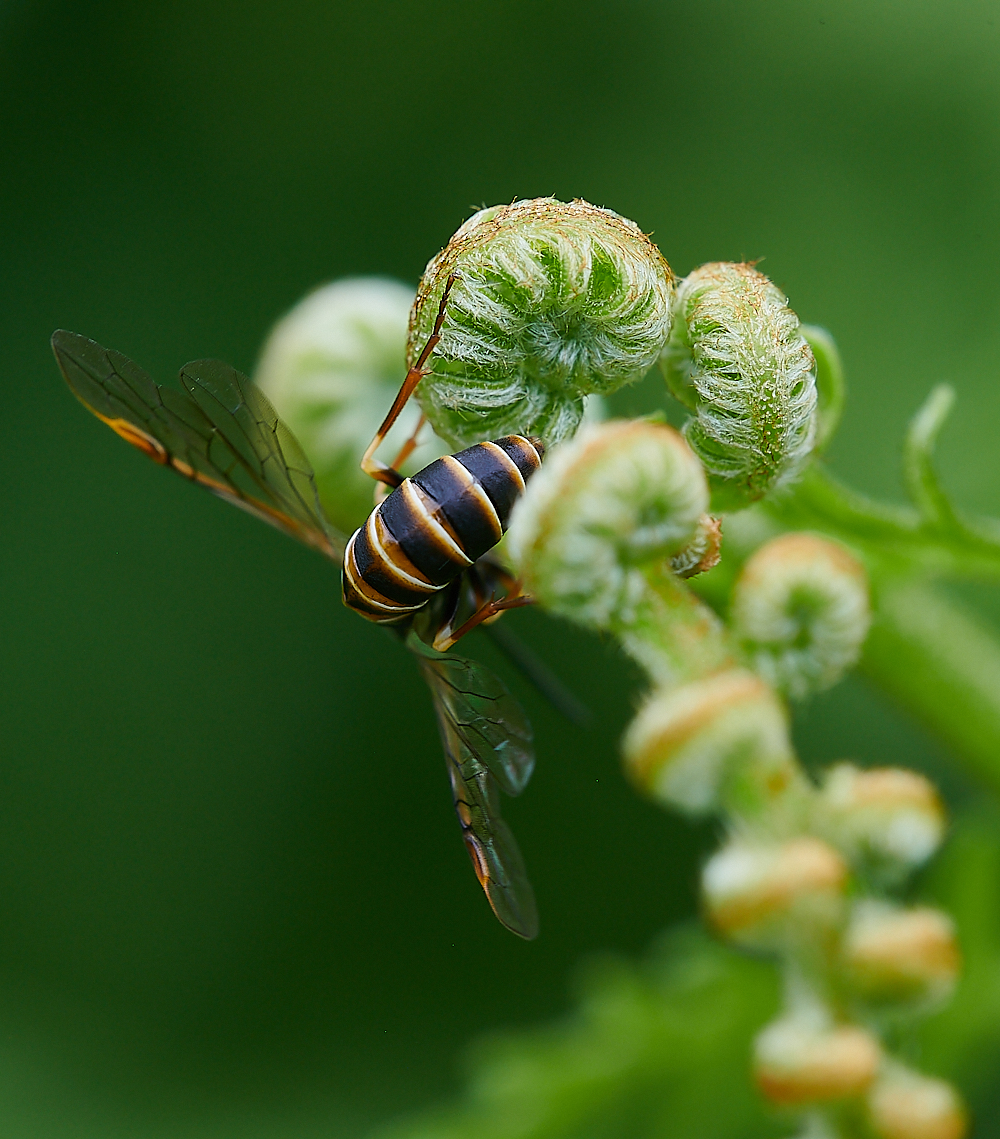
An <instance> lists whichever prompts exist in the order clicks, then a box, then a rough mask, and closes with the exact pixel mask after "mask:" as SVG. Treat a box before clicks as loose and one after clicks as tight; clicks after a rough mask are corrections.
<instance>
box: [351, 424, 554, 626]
mask: <svg viewBox="0 0 1000 1139" xmlns="http://www.w3.org/2000/svg"><path fill="white" fill-rule="evenodd" d="M544 452H545V448H544V445H543V444H542V442H541V440H539V439H529V438H527V437H525V436H523V435H508V436H506V437H505V438H503V439H497V440H495V441H494V442H492V443H477V444H476V445H475V446H474V447H469V448H467V449H466V450H464V451H459V452H458V454H457V455H445V456H444V457H443V458H441V459H436V460H435V461H434V462H433V463H431V464H430V465H429V466H427V467H424V469H423V470H422V471H420V472H418V473H417V474H415V475H413V477H412V478H408V479H404V480H403V482H402V484H401V485H400V486H398V487H396V489H395V490H394V491H393V492H392V494H390V495H389V497H388V498H387V499H386V500H385V501H384V502H382V503H381V504H380V505H379V506H377V507H376V508H375V509H374V510H373V511H372V512H371V514H370V515H369V516H368V521H367V522H366V523H365V524H364V526H362V527H361V528H360V529H359V530H357V531H355V533H354V535H353V536H352V538H351V540H350V541H349V542H348V543H347V550H346V552H345V554H344V604H345V605H347V606H348V608H350V609H353V610H354V611H355V612H356V613H360V614H361V615H362V616H363V617H367V618H368V619H369V620H370V621H375V622H377V623H378V624H391V623H394V622H397V621H403V620H405V619H406V618H407V617H409V616H411V615H412V614H413V613H415V612H416V611H417V610H418V609H421V608H422V607H423V606H424V605H426V604H427V602H428V601H430V599H431V598H432V597H433V596H434V594H435V593H437V592H438V591H439V590H441V589H444V587H445V586H446V585H449V584H450V583H451V582H453V581H454V580H455V578H456V577H458V575H459V574H460V573H462V571H463V570H466V569H468V567H469V566H471V565H472V564H473V563H474V562H475V561H476V560H477V559H478V558H481V557H482V556H483V554H485V553H486V552H487V551H488V550H491V549H492V548H493V547H494V546H495V545H496V544H497V542H499V541H500V539H501V537H502V536H503V533H504V531H505V530H506V529H507V523H508V521H509V519H510V512H511V510H512V509H513V507H514V503H515V502H516V501H517V499H518V498H519V497H520V495H521V493H522V492H523V491H524V484H525V482H526V481H527V480H528V479H529V478H530V477H531V476H532V475H533V474H534V473H535V471H536V470H538V467H539V465H540V464H541V461H542V455H543V454H544Z"/></svg>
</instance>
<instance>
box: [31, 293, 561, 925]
mask: <svg viewBox="0 0 1000 1139" xmlns="http://www.w3.org/2000/svg"><path fill="white" fill-rule="evenodd" d="M451 283H452V282H450V281H449V283H448V286H447V287H446V290H445V294H444V296H443V297H442V300H441V305H440V308H439V312H438V316H437V320H436V322H435V326H434V332H433V334H432V336H431V338H430V339H429V340H428V343H427V345H426V346H425V347H424V350H423V352H422V353H421V355H420V357H419V359H418V360H417V362H416V364H415V365H414V367H413V368H411V369H410V370H409V372H408V373H407V376H406V378H405V380H404V382H403V385H402V387H401V389H400V392H399V395H398V396H397V397H396V400H395V401H394V403H393V405H392V408H390V411H389V414H388V415H387V416H386V419H385V421H384V422H383V424H382V427H381V428H380V429H379V432H378V433H377V434H376V436H375V438H374V439H373V440H372V444H371V446H370V447H369V448H368V451H367V452H366V453H365V456H364V458H363V460H362V465H363V467H364V469H365V470H366V471H367V472H368V473H369V474H372V476H373V477H374V478H375V479H377V480H378V481H379V482H380V483H382V484H384V485H385V486H387V487H392V488H394V489H393V491H392V493H391V494H388V495H387V496H385V497H383V499H382V500H381V501H380V502H379V503H378V504H377V505H376V507H375V509H374V510H373V511H372V513H371V515H370V517H369V519H368V522H367V523H366V524H365V526H363V527H361V528H360V529H359V530H358V531H357V532H356V533H355V534H354V535H353V536H352V537H351V538H350V539H347V538H346V537H345V535H343V534H341V533H339V532H338V531H337V530H336V529H335V528H334V527H332V526H331V524H330V523H329V521H328V520H327V519H326V517H325V516H324V514H323V510H322V507H321V506H320V503H319V497H318V494H317V490H316V484H315V479H314V476H313V471H312V467H311V465H310V463H309V461H308V459H307V458H306V456H305V454H304V453H303V451H302V449H301V447H300V446H299V444H298V442H297V441H296V439H295V437H294V435H293V434H292V433H291V431H290V430H289V429H288V428H287V427H286V426H285V425H284V424H283V423H282V422H281V420H280V419H279V418H278V416H277V414H276V412H275V411H274V409H273V407H272V406H271V404H270V402H269V401H268V399H267V398H266V397H265V396H264V395H263V393H262V392H260V391H259V390H258V389H257V388H256V387H255V386H254V385H253V384H252V383H251V382H250V381H249V380H248V379H247V378H246V377H245V376H244V375H242V374H241V373H239V372H237V371H236V370H235V369H234V368H231V367H230V366H229V365H227V364H223V363H221V362H220V361H218V360H197V361H194V362H192V363H190V364H186V365H185V366H184V367H183V368H182V369H181V373H180V382H181V388H182V390H177V389H175V388H170V387H164V386H162V385H160V384H157V383H156V382H155V381H154V380H153V379H151V377H150V376H149V375H148V374H147V373H146V372H144V371H143V370H142V369H141V368H139V367H138V366H137V365H136V364H134V363H133V362H132V361H131V360H129V359H128V357H126V356H123V355H122V354H121V353H118V352H114V351H110V350H109V349H106V348H103V347H102V346H101V345H100V344H97V343H96V342H95V341H93V340H89V339H87V338H86V337H83V336H80V335H78V334H76V333H72V332H66V331H62V330H60V331H58V332H56V333H54V334H53V337H52V348H53V351H54V352H55V356H56V360H57V362H58V364H59V367H60V370H61V371H62V374H63V376H64V377H65V379H66V382H67V383H68V384H69V386H70V389H71V390H72V391H73V393H74V394H75V395H76V396H77V398H78V399H79V400H80V401H81V402H82V403H83V404H84V406H85V407H87V408H88V409H89V410H90V411H91V412H93V414H94V415H96V416H97V418H98V419H100V420H101V421H102V422H104V423H106V424H107V425H108V426H109V427H110V428H111V429H112V430H113V431H115V432H116V433H117V434H118V435H119V436H121V438H123V439H124V440H125V441H126V442H128V443H131V444H132V445H133V446H135V447H137V448H138V449H139V450H140V451H142V452H144V453H145V454H146V455H148V456H149V457H150V458H151V459H153V460H154V461H155V462H157V463H159V464H161V465H163V466H166V467H170V468H172V469H173V470H175V471H176V472H177V473H178V474H180V475H182V476H183V477H185V478H187V479H190V480H191V481H192V482H194V483H196V484H198V485H199V486H202V487H204V488H206V489H207V490H209V491H211V492H212V493H213V494H216V495H218V496H219V497H220V498H223V499H225V500H226V501H228V502H231V503H233V505H235V506H238V507H240V508H241V509H243V510H246V511H248V512H249V513H250V514H253V515H255V516H256V517H258V518H261V519H263V521H265V522H268V523H270V524H271V525H272V526H276V527H277V528H278V529H279V530H282V531H284V532H285V533H286V534H290V535H291V536H292V537H294V538H297V539H299V540H300V541H302V542H304V543H305V544H306V545H308V546H311V547H313V548H314V549H316V550H319V551H320V553H322V554H325V555H326V556H327V557H328V558H330V559H331V560H333V561H334V562H338V563H341V565H342V566H343V591H344V600H345V603H346V604H347V605H348V607H349V608H352V609H354V610H355V611H356V612H359V613H361V614H362V615H363V616H365V617H367V618H368V619H369V620H374V621H375V622H377V623H380V624H387V625H388V626H389V629H390V631H391V632H393V633H394V634H395V635H397V636H398V637H399V638H400V639H401V640H403V642H404V643H405V644H406V647H407V648H408V649H409V650H410V651H411V652H412V653H413V654H414V655H415V657H416V659H417V662H418V665H419V668H420V671H421V673H422V675H423V677H424V680H425V681H426V682H427V684H428V686H429V688H430V691H431V695H432V698H433V702H434V710H435V715H436V719H437V723H438V729H439V733H440V736H441V741H442V745H443V749H444V753H445V759H446V761H447V766H448V775H449V780H450V783H451V789H452V795H453V799H454V803H455V810H456V813H457V815H458V818H459V822H460V825H461V828H462V837H463V839H464V841H465V845H466V848H467V849H468V852H469V855H470V857H471V859H472V863H473V867H474V869H475V871H476V876H477V878H478V879H479V883H480V885H481V886H482V888H483V890H484V892H485V894H486V897H487V899H488V900H489V903H490V905H491V906H492V908H493V912H494V913H495V914H496V916H497V918H498V919H499V920H500V921H501V922H502V923H503V925H505V926H506V927H507V928H508V929H510V930H512V931H513V932H514V933H516V934H519V935H520V936H521V937H524V938H528V939H530V938H533V937H534V936H535V935H536V934H537V932H538V916H537V909H536V905H535V898H534V892H533V890H532V888H531V884H530V882H529V881H528V878H527V874H526V872H525V868H524V862H523V859H522V857H521V853H520V851H519V849H518V846H517V843H516V841H515V840H514V837H513V835H512V834H511V832H510V830H509V828H508V827H507V824H506V823H505V822H504V820H503V818H502V815H501V811H500V802H499V791H501V790H502V791H504V792H506V793H507V794H510V795H517V794H519V793H520V792H521V791H522V790H523V789H524V787H525V785H526V784H527V782H528V779H529V778H530V776H531V772H532V769H533V766H534V751H533V746H532V732H531V727H530V725H529V723H528V721H527V718H526V717H525V715H524V713H523V711H522V710H521V708H520V706H519V705H518V703H517V702H516V701H515V699H514V698H513V697H512V696H511V695H510V693H509V692H508V691H507V689H506V687H505V686H504V684H503V682H502V681H501V680H500V679H499V678H498V677H497V676H495V675H494V674H493V673H492V672H490V671H489V670H488V669H487V668H485V667H483V666H482V665H480V664H478V663H476V662H475V661H472V660H470V659H468V658H466V657H464V656H460V655H458V654H457V653H455V652H453V651H451V650H452V648H453V646H454V644H455V643H456V642H457V641H458V640H459V639H460V638H461V637H462V636H464V635H465V633H467V632H468V631H470V630H471V629H472V628H475V627H476V626H477V625H478V624H480V623H481V622H483V621H488V620H490V619H491V618H493V617H495V616H496V615H497V614H498V613H500V612H501V611H502V610H504V609H506V608H512V607H514V606H517V605H522V604H525V603H526V602H527V601H528V599H527V598H525V597H524V596H523V595H521V593H520V591H519V588H518V585H517V582H516V581H515V580H514V579H513V578H512V577H511V575H510V574H509V573H507V572H506V570H505V569H504V567H503V566H502V565H501V564H500V563H499V562H498V561H496V560H494V559H493V558H491V556H490V554H489V550H490V549H491V548H492V546H493V545H495V544H496V542H497V541H499V539H500V536H501V534H502V532H503V530H504V529H506V522H507V518H508V516H509V513H510V509H511V507H512V506H513V503H514V501H515V500H516V498H517V497H518V495H519V494H520V493H521V491H523V489H524V482H525V480H526V479H527V478H529V477H530V475H531V473H532V472H533V471H534V469H535V468H537V466H538V464H539V463H540V461H541V455H542V453H543V448H542V446H541V443H540V441H538V440H530V439H527V438H525V437H522V436H509V437H508V438H506V439H503V440H498V441H496V442H495V443H482V444H478V445H477V446H476V447H472V448H468V449H467V450H466V451H463V452H460V453H459V454H458V455H456V456H445V457H444V458H443V459H438V460H436V461H435V462H434V463H431V464H430V465H429V466H428V467H425V468H424V469H423V470H422V471H420V472H418V473H417V474H416V475H414V476H413V477H412V478H411V479H404V478H403V476H402V475H400V474H399V472H398V470H397V469H396V468H397V467H399V466H400V465H402V463H403V462H404V461H405V459H406V458H407V456H408V455H409V454H410V452H411V451H412V450H413V447H414V446H415V444H416V436H417V433H418V432H419V430H420V427H421V426H422V423H423V420H422V419H421V423H419V424H418V425H417V428H416V429H415V431H414V432H413V435H412V436H411V438H410V439H409V440H408V441H407V443H406V444H405V445H404V447H403V449H402V451H401V452H400V454H399V456H398V457H397V458H396V460H395V462H394V464H393V466H391V467H389V466H386V465H384V464H382V463H379V462H378V461H377V460H375V459H374V457H373V456H374V453H375V451H376V450H377V448H378V445H379V444H380V443H381V441H382V438H383V437H384V435H385V434H386V432H388V430H389V428H390V427H391V426H392V423H393V422H394V421H395V419H396V417H397V416H398V415H399V412H400V411H401V410H402V408H403V406H404V405H405V403H406V401H407V399H408V398H409V396H410V394H412V392H413V390H414V389H415V387H416V386H417V384H418V383H419V380H420V379H421V377H422V376H423V375H424V374H425V372H424V371H423V369H424V365H425V364H426V361H427V358H428V357H429V355H430V353H431V352H432V351H433V349H434V346H435V345H436V344H437V343H438V340H439V338H440V330H441V325H442V323H443V320H444V314H445V307H446V304H447V300H448V292H449V291H450V288H451ZM498 594H500V595H501V596H500V597H499V599H497V595H498Z"/></svg>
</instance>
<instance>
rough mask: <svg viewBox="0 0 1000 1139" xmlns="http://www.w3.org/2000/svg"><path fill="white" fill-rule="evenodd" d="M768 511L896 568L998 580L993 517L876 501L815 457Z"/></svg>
mask: <svg viewBox="0 0 1000 1139" xmlns="http://www.w3.org/2000/svg"><path fill="white" fill-rule="evenodd" d="M767 509H768V513H770V514H771V515H773V516H774V517H775V518H777V519H778V520H779V521H780V522H782V523H783V524H784V525H786V526H788V527H789V528H791V529H796V530H804V529H815V530H821V531H823V532H825V533H827V534H831V535H833V536H835V537H838V538H841V539H842V540H843V541H845V542H848V543H850V544H851V545H854V546H856V547H858V548H859V549H860V550H861V551H862V552H863V553H865V554H867V555H868V559H869V561H872V560H875V561H879V562H882V563H884V564H885V565H886V566H890V567H893V568H894V569H895V570H896V571H897V572H899V573H903V572H905V571H906V570H922V571H924V572H925V573H934V574H942V575H944V574H947V575H948V576H951V577H959V578H966V579H977V580H981V581H997V580H1000V534H997V533H996V529H997V526H996V523H995V522H994V521H993V520H991V519H964V518H960V517H959V516H958V515H957V514H956V515H951V516H950V517H948V518H947V519H942V520H941V521H940V522H935V521H932V520H929V519H928V518H927V517H925V516H922V515H921V514H920V513H919V512H918V511H916V510H914V509H913V508H912V507H905V506H893V505H889V504H886V503H881V502H876V501H875V500H874V499H871V498H868V497H867V496H865V495H863V494H859V493H858V492H857V491H854V490H851V489H850V488H849V487H847V486H845V485H844V484H843V483H842V482H840V481H839V480H838V479H837V478H836V477H835V476H834V475H833V474H831V473H830V471H828V470H827V469H826V468H825V467H824V466H823V465H822V464H820V463H814V464H813V465H812V466H811V467H810V468H809V469H808V470H807V471H806V472H805V474H804V475H803V476H802V479H801V481H800V482H798V483H797V484H796V485H795V487H794V488H793V490H792V491H791V492H790V493H789V494H788V495H787V496H786V497H784V498H782V499H779V500H777V501H774V502H770V503H768V504H767Z"/></svg>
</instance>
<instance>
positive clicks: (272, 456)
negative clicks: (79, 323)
mask: <svg viewBox="0 0 1000 1139" xmlns="http://www.w3.org/2000/svg"><path fill="white" fill-rule="evenodd" d="M52 350H53V351H54V352H55V356H56V360H57V362H58V364H59V368H60V370H61V371H62V374H63V376H64V377H65V379H66V382H67V383H68V384H69V386H70V388H71V390H72V391H73V394H74V395H75V396H76V397H77V398H78V399H79V400H80V402H81V403H82V404H83V405H84V406H85V407H87V408H88V409H89V410H90V411H92V412H93V413H94V415H96V416H97V418H98V419H100V420H101V421H102V422H104V423H106V424H107V425H108V426H109V427H110V428H111V429H112V430H113V431H115V432H116V433H117V434H118V435H120V436H121V437H122V438H123V439H124V440H125V441H126V442H128V443H131V444H132V445H133V446H134V447H138V448H139V450H140V451H143V452H144V453H145V454H147V455H148V456H149V457H150V458H151V459H153V460H154V461H155V462H157V463H160V464H162V465H163V466H166V467H171V468H173V469H174V470H175V471H177V472H178V473H179V474H181V475H183V476H184V477H185V478H187V479H190V480H191V481H192V482H195V483H198V484H199V485H200V486H203V487H205V488H206V489H207V490H210V491H211V492H212V493H213V494H217V495H218V496H219V497H220V498H224V499H226V500H227V501H228V502H231V503H233V505H234V506H238V507H240V508H241V509H242V510H246V511H248V512H249V513H250V514H253V515H255V516H256V517H257V518H261V519H263V520H264V521H265V522H269V523H270V524H271V525H272V526H276V527H277V528H278V529H279V530H283V531H284V532H285V533H286V534H290V535H291V536H292V537H293V538H298V539H299V540H300V541H302V542H305V543H306V545H309V546H313V547H314V548H315V549H318V550H320V551H321V552H322V553H324V554H326V555H327V556H328V557H330V558H332V559H333V560H334V561H339V560H340V558H341V556H342V555H343V548H344V540H343V537H342V535H340V534H338V533H337V532H336V531H335V530H334V529H333V528H332V527H331V526H330V524H329V523H328V522H327V521H326V519H325V518H324V516H323V511H322V508H321V507H320V505H319V497H318V495H317V493H316V483H315V478H314V476H313V471H312V467H311V466H310V464H309V460H308V459H307V458H306V457H305V455H304V454H303V453H302V448H301V447H300V446H299V444H298V442H297V440H296V439H295V436H294V435H292V433H291V432H290V431H289V430H288V428H287V427H286V426H285V425H284V424H283V423H282V422H281V420H280V419H279V418H278V416H277V413H276V412H275V410H274V408H273V407H272V406H271V404H270V401H269V400H268V399H267V397H266V396H265V395H264V394H263V393H262V392H261V391H259V390H258V389H257V388H256V387H254V385H253V384H252V383H250V381H249V380H248V379H247V378H246V376H244V375H242V374H241V373H240V372H237V371H236V369H235V368H231V367H229V365H228V364H223V363H221V362H220V361H218V360H196V361H195V362H194V363H191V364H187V365H185V367H184V368H183V369H182V371H181V383H182V384H183V387H184V390H183V391H178V390H176V389H174V388H167V387H163V386H161V385H160V384H157V383H156V382H155V381H154V380H153V379H151V378H150V376H149V375H148V374H147V373H146V372H144V371H143V370H142V369H141V368H140V367H138V366H137V365H136V364H134V363H133V362H132V361H131V360H130V359H129V358H128V357H127V356H123V355H122V354H121V353H120V352H112V351H110V350H109V349H107V348H103V347H102V346H101V345H100V344H97V343H96V342H95V341H93V340H88V339H87V338H86V337H85V336H79V335H77V334H76V333H74V332H65V331H62V330H60V331H58V332H56V333H54V334H53V336H52Z"/></svg>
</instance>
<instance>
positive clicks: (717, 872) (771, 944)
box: [702, 835, 848, 948]
mask: <svg viewBox="0 0 1000 1139" xmlns="http://www.w3.org/2000/svg"><path fill="white" fill-rule="evenodd" d="M847 877H848V875H847V865H846V864H845V862H844V860H843V858H842V857H841V855H840V854H838V852H837V851H836V850H834V849H833V847H832V846H830V845H829V844H828V843H825V842H823V841H822V840H821V839H818V838H813V837H812V836H810V835H800V836H798V837H797V838H793V839H789V840H788V841H787V842H784V843H764V842H749V841H746V840H743V839H734V840H733V841H731V842H730V843H729V844H728V845H726V846H724V847H723V848H722V850H720V851H719V852H718V853H717V854H715V855H713V857H712V858H711V859H710V860H709V861H708V863H707V865H706V866H705V870H704V872H703V874H702V889H703V892H704V897H705V906H706V909H707V911H708V916H709V917H710V918H711V920H712V924H713V925H714V926H715V927H716V928H717V929H718V930H719V931H720V932H721V933H724V934H725V935H726V936H727V937H731V938H732V939H733V940H734V941H738V942H740V943H742V944H744V945H749V946H753V947H759V948H777V947H781V946H783V945H788V944H791V943H793V942H797V941H799V940H801V939H802V938H803V937H810V936H813V935H815V934H816V933H818V932H822V931H825V930H828V929H831V928H833V927H834V926H835V925H836V923H837V922H838V920H839V919H840V917H841V913H842V910H843V894H844V888H845V886H846V883H847Z"/></svg>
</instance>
